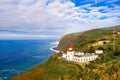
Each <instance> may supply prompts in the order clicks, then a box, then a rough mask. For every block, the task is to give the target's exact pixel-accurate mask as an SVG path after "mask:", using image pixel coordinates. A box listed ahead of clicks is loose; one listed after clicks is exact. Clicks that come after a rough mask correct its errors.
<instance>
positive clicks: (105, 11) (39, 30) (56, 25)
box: [0, 0, 120, 39]
mask: <svg viewBox="0 0 120 80" xmlns="http://www.w3.org/2000/svg"><path fill="white" fill-rule="evenodd" d="M113 25H120V0H0V39H10V38H12V39H20V38H27V39H29V38H32V39H36V38H60V37H61V36H62V35H63V34H66V33H71V32H79V31H83V30H88V29H93V28H96V27H106V26H113Z"/></svg>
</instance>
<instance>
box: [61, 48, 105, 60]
mask: <svg viewBox="0 0 120 80" xmlns="http://www.w3.org/2000/svg"><path fill="white" fill-rule="evenodd" d="M101 53H103V51H102V50H96V51H95V53H92V54H90V53H87V54H85V53H84V52H74V51H73V48H72V46H70V47H69V48H68V51H67V53H63V55H62V57H63V58H64V59H66V60H68V61H75V62H88V61H93V60H95V59H96V58H97V57H98V55H96V54H101Z"/></svg>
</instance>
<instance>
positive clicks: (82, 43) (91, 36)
mask: <svg viewBox="0 0 120 80" xmlns="http://www.w3.org/2000/svg"><path fill="white" fill-rule="evenodd" d="M113 30H114V28H111V27H110V28H103V29H94V30H89V31H85V32H83V33H73V34H67V35H65V36H63V37H62V39H61V40H60V41H59V44H58V46H57V47H56V48H55V49H57V50H60V51H64V52H66V50H67V48H68V46H69V45H72V46H73V47H74V50H76V51H84V52H89V50H90V48H91V45H92V44H94V43H96V42H99V41H105V40H109V41H110V43H108V44H105V45H103V46H96V47H92V48H94V49H98V48H100V47H102V48H103V49H104V50H105V51H106V50H108V48H109V49H110V51H111V50H113V43H114V31H113ZM118 31H120V26H119V27H118V26H117V27H116V28H115V43H116V45H115V46H116V49H117V50H120V47H119V45H120V36H119V35H118V34H117V33H116V32H118Z"/></svg>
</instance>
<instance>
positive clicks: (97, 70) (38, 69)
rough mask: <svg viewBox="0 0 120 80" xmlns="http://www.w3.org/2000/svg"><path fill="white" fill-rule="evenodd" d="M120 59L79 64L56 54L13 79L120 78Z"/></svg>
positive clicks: (72, 79) (98, 79) (116, 79)
mask: <svg viewBox="0 0 120 80" xmlns="http://www.w3.org/2000/svg"><path fill="white" fill-rule="evenodd" d="M119 79H120V61H119V60H115V61H113V62H108V63H102V64H99V63H96V62H90V63H89V64H84V63H83V64H77V63H73V62H68V61H65V60H62V59H59V58H58V54H54V55H53V56H51V57H50V58H49V60H48V61H47V62H45V63H43V64H40V65H37V66H35V67H33V68H32V69H31V70H29V71H27V72H25V73H22V74H20V75H17V76H15V77H13V78H12V80H119Z"/></svg>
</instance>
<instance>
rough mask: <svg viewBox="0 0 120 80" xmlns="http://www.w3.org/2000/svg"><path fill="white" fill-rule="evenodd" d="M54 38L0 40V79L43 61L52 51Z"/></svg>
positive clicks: (4, 79)
mask: <svg viewBox="0 0 120 80" xmlns="http://www.w3.org/2000/svg"><path fill="white" fill-rule="evenodd" d="M54 42H55V40H0V80H9V79H10V78H11V77H12V76H14V75H17V74H20V73H22V72H25V71H26V70H28V69H30V68H32V67H33V66H35V65H37V64H40V63H42V62H45V61H46V60H47V59H48V58H49V57H50V56H51V55H52V54H53V53H54V52H53V51H51V50H50V48H51V47H53V46H55V44H51V43H54Z"/></svg>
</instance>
